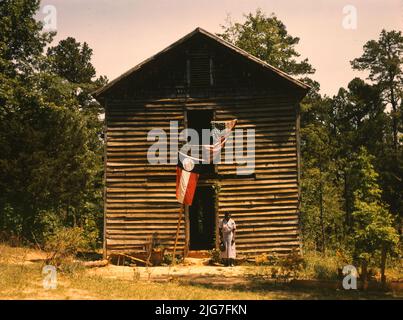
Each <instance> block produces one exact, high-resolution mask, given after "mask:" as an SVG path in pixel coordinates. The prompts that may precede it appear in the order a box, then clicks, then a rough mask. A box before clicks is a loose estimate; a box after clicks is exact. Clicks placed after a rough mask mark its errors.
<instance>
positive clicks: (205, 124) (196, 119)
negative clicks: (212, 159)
mask: <svg viewBox="0 0 403 320" xmlns="http://www.w3.org/2000/svg"><path fill="white" fill-rule="evenodd" d="M213 120H214V111H213V110H188V111H187V127H188V128H191V129H194V130H196V131H197V133H198V135H199V141H198V142H197V144H199V145H201V144H202V143H203V142H202V132H203V129H208V130H211V121H213ZM209 143H210V144H211V143H213V138H212V137H211V138H210V142H209ZM199 155H200V157H202V151H201V150H199ZM214 171H215V170H214V164H212V163H209V164H207V163H206V164H203V165H202V166H200V173H202V174H207V175H209V176H210V175H212V174H214Z"/></svg>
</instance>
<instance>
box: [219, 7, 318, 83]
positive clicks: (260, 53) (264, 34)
mask: <svg viewBox="0 0 403 320" xmlns="http://www.w3.org/2000/svg"><path fill="white" fill-rule="evenodd" d="M244 17H245V21H244V22H243V23H239V22H236V23H233V22H232V21H231V20H230V19H228V21H227V25H225V26H221V27H222V29H223V33H222V34H218V36H220V37H221V38H223V39H224V40H227V41H229V42H231V43H233V44H234V45H236V46H237V47H239V48H241V49H244V50H245V51H247V52H249V53H251V54H253V55H254V56H256V57H258V58H259V59H261V60H263V61H266V62H268V63H269V64H271V65H272V66H275V67H277V68H279V69H281V70H283V71H285V72H287V73H289V74H293V75H304V74H310V73H314V72H315V70H314V69H313V68H312V66H311V65H310V64H309V62H308V59H304V60H303V61H300V62H298V61H297V59H296V58H298V57H299V56H300V54H299V53H298V52H297V51H296V49H295V46H296V45H297V44H298V43H299V38H298V37H292V36H291V35H289V34H288V31H287V28H286V26H285V24H284V23H283V22H281V21H280V20H279V19H278V18H277V17H276V16H275V15H274V14H272V15H271V16H269V17H268V16H266V15H265V14H264V13H263V12H262V11H261V10H260V9H258V10H256V12H255V13H254V14H252V13H249V14H248V15H245V16H244Z"/></svg>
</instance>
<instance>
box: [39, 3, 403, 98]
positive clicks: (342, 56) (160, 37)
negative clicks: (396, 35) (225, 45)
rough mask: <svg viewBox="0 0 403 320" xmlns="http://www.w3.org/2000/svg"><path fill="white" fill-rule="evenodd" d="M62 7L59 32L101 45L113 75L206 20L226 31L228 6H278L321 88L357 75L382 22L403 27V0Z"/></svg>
mask: <svg viewBox="0 0 403 320" xmlns="http://www.w3.org/2000/svg"><path fill="white" fill-rule="evenodd" d="M47 4H48V5H53V6H54V7H55V8H56V13H57V36H56V38H55V43H57V42H58V41H59V40H61V39H63V38H66V37H68V36H72V37H74V38H76V39H77V40H78V41H80V42H83V41H86V42H87V43H88V44H89V45H90V47H91V48H92V49H93V50H94V55H93V64H94V65H95V67H96V69H97V72H98V75H101V74H104V75H106V76H107V77H108V78H109V80H113V79H114V78H115V77H117V76H119V75H120V74H122V73H123V72H125V71H127V70H128V69H129V68H131V67H133V66H134V65H136V64H137V63H139V62H141V61H142V60H144V59H146V58H148V57H149V56H151V55H153V54H155V53H156V52H158V51H160V50H161V49H163V48H165V47H166V46H168V45H170V44H171V43H172V42H174V41H176V40H177V39H179V38H181V37H182V36H184V35H185V34H187V33H189V32H190V31H192V30H194V29H195V28H196V27H202V28H204V29H206V30H207V31H210V32H212V33H216V32H219V31H220V30H221V29H220V25H221V24H223V23H224V22H225V19H226V17H227V15H228V14H230V15H231V18H232V20H233V21H240V20H241V21H242V19H243V14H244V13H249V12H254V11H255V10H256V9H257V8H261V9H262V10H263V11H264V12H266V13H267V14H270V13H272V12H274V13H275V14H276V15H277V16H278V17H279V18H280V19H281V20H282V21H283V22H284V23H285V25H286V26H287V29H288V32H289V33H290V34H291V35H292V36H298V37H300V43H299V45H298V47H297V49H298V51H299V52H300V53H301V57H303V58H305V57H307V58H308V59H309V61H310V62H311V64H312V65H313V66H314V67H315V68H316V73H315V75H314V76H313V78H314V79H316V80H317V81H319V82H320V84H321V89H322V93H326V94H328V95H333V94H336V93H337V90H338V89H339V87H341V86H346V85H347V84H348V82H349V81H350V80H351V79H352V78H353V77H355V76H361V77H365V75H364V74H360V73H359V72H356V71H352V70H351V67H350V63H349V61H350V60H352V59H354V58H355V57H358V56H360V55H361V53H362V46H363V45H364V43H365V42H366V41H367V40H370V39H377V38H378V36H379V33H380V31H381V30H382V28H385V29H386V30H391V29H395V30H402V29H403V0H303V1H302V0H294V1H291V0H195V1H191V0H43V1H42V4H41V6H42V8H43V7H44V6H45V5H47ZM347 5H353V6H354V7H355V8H356V9H357V28H356V29H345V28H343V24H342V23H343V18H345V16H346V14H344V13H343V8H344V7H345V6H347Z"/></svg>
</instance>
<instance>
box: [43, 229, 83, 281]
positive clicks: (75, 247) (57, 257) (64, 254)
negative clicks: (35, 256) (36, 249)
mask: <svg viewBox="0 0 403 320" xmlns="http://www.w3.org/2000/svg"><path fill="white" fill-rule="evenodd" d="M88 248H89V243H88V240H87V239H86V238H85V236H84V230H83V229H82V228H78V227H75V228H65V227H61V228H58V229H57V230H55V232H54V233H53V234H52V235H50V236H48V237H47V238H46V239H45V250H46V251H48V252H50V253H51V255H50V257H49V258H48V259H47V263H48V264H51V265H53V266H57V267H58V269H59V270H60V271H62V272H68V273H73V272H76V271H77V270H78V269H80V263H78V262H76V261H75V260H74V258H75V256H76V254H77V252H78V251H82V250H88Z"/></svg>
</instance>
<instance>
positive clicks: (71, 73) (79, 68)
mask: <svg viewBox="0 0 403 320" xmlns="http://www.w3.org/2000/svg"><path fill="white" fill-rule="evenodd" d="M47 55H48V57H49V58H50V68H51V70H52V71H53V72H54V73H56V74H58V75H59V76H61V77H63V78H65V79H67V80H68V81H70V82H73V83H89V82H91V80H92V78H93V77H94V76H95V68H94V66H93V65H92V64H91V56H92V49H91V48H90V47H89V46H88V44H87V43H86V42H84V43H83V44H82V45H81V44H80V43H79V42H77V41H76V39H74V38H72V37H68V38H67V39H64V40H61V41H60V42H59V44H58V45H57V46H55V47H51V48H49V49H48V52H47Z"/></svg>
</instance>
